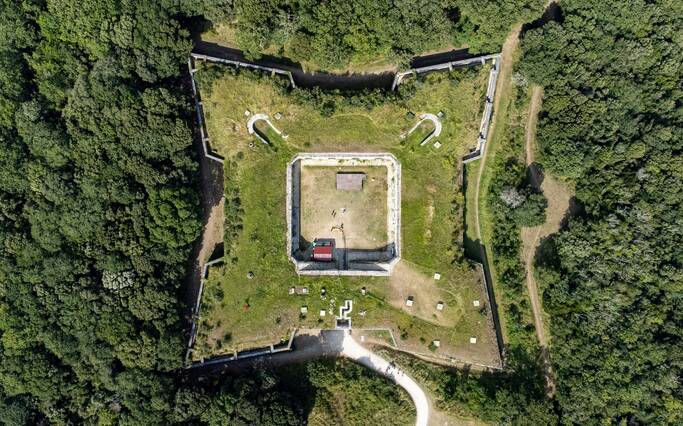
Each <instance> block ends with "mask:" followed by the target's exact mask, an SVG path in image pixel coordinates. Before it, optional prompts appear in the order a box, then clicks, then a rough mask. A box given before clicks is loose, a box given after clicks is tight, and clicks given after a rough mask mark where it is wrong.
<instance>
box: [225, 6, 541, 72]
mask: <svg viewBox="0 0 683 426" xmlns="http://www.w3.org/2000/svg"><path fill="white" fill-rule="evenodd" d="M543 4H544V1H543V0H493V1H486V2H482V1H478V0H438V1H432V0H349V1H325V2H319V1H315V0H240V1H236V2H235V13H234V15H232V16H230V18H231V20H230V22H234V25H235V27H236V30H237V31H236V39H237V42H238V44H239V46H240V48H241V49H243V50H244V51H245V52H246V53H247V55H250V56H252V57H258V56H260V55H261V53H262V52H263V51H264V50H266V49H271V50H275V51H276V52H278V54H280V55H285V56H287V57H289V58H291V59H294V60H296V61H309V62H312V63H313V64H315V65H316V66H318V67H320V68H322V69H330V68H341V67H343V66H345V65H347V64H348V63H349V61H351V60H356V61H372V60H376V59H377V58H388V59H391V60H393V61H394V62H397V63H406V62H408V60H409V59H410V58H411V57H412V56H414V55H415V54H417V53H422V52H426V51H429V50H434V49H444V48H449V47H463V46H467V47H469V48H470V50H471V51H472V52H493V51H498V50H499V49H500V46H501V44H502V41H503V39H504V38H505V35H506V34H507V33H508V32H509V31H510V28H511V27H512V26H513V24H515V23H518V22H526V21H529V20H532V19H534V18H535V17H537V16H539V15H540V14H541V13H542V9H543Z"/></svg>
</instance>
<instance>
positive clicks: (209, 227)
mask: <svg viewBox="0 0 683 426" xmlns="http://www.w3.org/2000/svg"><path fill="white" fill-rule="evenodd" d="M224 222H225V198H221V201H220V202H219V203H218V205H216V206H213V207H212V208H211V211H210V213H209V217H208V219H207V221H206V225H205V226H204V233H203V234H202V245H201V248H200V249H199V267H200V270H201V268H203V267H204V263H206V261H207V260H209V256H211V253H213V250H214V249H215V248H216V246H217V245H218V244H221V243H222V242H223V232H224V231H223V223H224Z"/></svg>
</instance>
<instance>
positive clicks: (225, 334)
mask: <svg viewBox="0 0 683 426" xmlns="http://www.w3.org/2000/svg"><path fill="white" fill-rule="evenodd" d="M487 71H488V70H487V69H485V68H483V69H479V70H477V71H474V72H473V71H470V72H468V73H467V74H462V75H458V76H456V77H457V78H447V76H446V75H445V74H441V75H432V76H428V78H427V79H426V80H424V81H421V82H420V83H419V84H418V89H417V93H416V94H415V95H414V96H413V97H411V98H410V99H408V100H406V101H405V102H402V103H398V102H391V103H385V104H382V105H381V106H379V107H376V108H373V109H370V110H368V109H367V108H366V107H351V106H344V107H342V108H338V109H337V111H336V113H335V114H334V115H333V116H331V117H322V116H321V115H320V114H319V113H318V111H316V110H315V109H313V108H312V107H309V106H304V105H301V104H297V103H295V102H293V100H292V99H290V98H289V97H288V96H287V95H284V94H282V93H280V92H279V91H277V90H276V89H274V88H273V87H272V86H271V84H270V83H269V82H268V81H263V80H256V79H253V78H250V77H248V76H244V75H240V74H238V75H232V74H226V75H224V76H223V77H221V78H219V79H217V80H215V81H214V82H213V86H212V87H211V90H210V91H208V90H204V88H202V90H204V91H203V96H204V108H205V112H206V118H207V125H208V130H209V135H210V136H211V139H212V146H213V148H214V149H215V150H217V151H218V152H219V153H220V154H221V155H223V156H224V157H225V158H226V159H227V160H229V161H226V167H225V175H226V188H225V192H226V194H238V195H237V197H235V198H238V199H239V205H240V208H241V209H242V210H243V213H242V214H241V217H242V229H241V231H240V232H239V236H238V238H237V239H236V240H233V241H226V246H229V250H228V251H229V255H228V256H227V257H228V258H229V259H228V261H227V262H226V264H225V265H224V266H220V267H216V268H214V269H212V270H211V272H210V277H209V281H208V283H207V288H206V291H205V296H204V299H203V301H202V321H201V325H200V332H199V336H198V345H197V350H196V351H195V358H201V357H206V356H211V355H216V354H221V353H230V352H232V351H235V350H244V349H248V348H253V347H259V346H265V345H267V344H270V343H274V342H277V341H279V340H280V339H284V338H286V337H288V335H289V333H290V332H291V331H292V330H293V329H294V328H297V327H298V328H330V327H333V326H334V316H335V315H338V306H339V305H340V304H343V301H344V300H345V299H353V301H354V313H353V314H352V318H353V324H354V328H370V327H372V328H391V329H392V330H393V332H394V335H395V336H396V339H397V341H398V344H399V347H400V348H402V349H406V350H411V351H416V352H423V353H432V352H430V351H429V349H428V346H429V343H430V342H431V341H432V340H434V339H439V340H441V347H440V348H439V349H438V350H436V351H435V352H434V353H433V354H434V355H436V356H444V357H448V356H454V357H457V358H460V359H465V360H470V361H474V362H484V363H486V362H492V360H493V359H494V356H495V347H494V346H493V342H494V340H495V338H494V336H493V333H492V331H491V330H490V328H489V323H488V320H487V317H486V314H485V313H484V312H480V310H479V309H476V308H473V307H472V300H475V299H479V300H485V299H484V293H483V288H482V286H481V283H480V282H479V281H478V276H477V275H476V274H475V273H474V272H473V271H471V270H470V267H469V266H468V265H467V264H465V263H463V262H461V261H458V260H456V259H458V258H459V257H460V255H461V254H462V248H461V247H460V246H459V244H457V243H456V242H455V240H457V238H456V236H457V234H458V233H459V232H461V231H462V226H463V225H462V219H460V213H461V209H462V207H463V203H464V201H463V198H462V195H461V192H460V191H461V189H460V188H459V187H458V185H457V182H458V175H459V173H460V171H459V170H458V164H459V158H460V157H461V155H462V153H463V152H465V150H466V146H467V145H468V144H471V143H472V142H473V141H474V140H475V138H476V132H477V126H478V122H479V119H480V114H481V112H480V111H481V105H482V97H483V94H484V87H485V85H486V79H487ZM199 72H200V73H201V70H200V71H199ZM245 111H250V112H251V113H266V114H268V115H270V116H271V117H274V115H275V114H276V113H280V114H282V118H281V119H280V120H273V123H274V125H275V126H276V127H278V128H279V129H280V130H282V131H283V132H284V133H285V134H287V135H288V137H287V138H286V139H283V138H281V137H278V136H277V135H276V134H275V133H274V132H269V131H268V130H267V129H266V130H265V132H266V134H267V136H268V137H269V139H270V140H271V145H269V146H268V145H264V144H262V143H260V142H258V141H256V142H255V143H253V147H251V148H250V147H249V145H250V143H252V142H254V139H253V137H252V136H250V135H248V133H247V129H246V121H247V117H246V116H245ZM409 111H410V112H414V113H415V114H416V115H418V114H420V113H422V112H432V113H437V112H439V111H442V112H444V114H445V116H444V119H443V130H442V133H441V136H440V137H439V138H438V139H439V140H440V141H441V142H442V144H443V145H442V146H441V148H439V149H436V148H434V146H433V145H432V144H429V145H427V146H424V147H420V146H419V142H418V143H413V142H409V141H410V139H407V140H401V138H400V137H399V135H400V134H401V133H405V132H406V131H407V130H408V129H410V127H412V126H413V125H414V123H415V122H416V120H417V118H413V119H408V118H407V113H408V112H409ZM304 151H305V152H321V151H366V152H391V153H392V154H394V155H395V156H396V157H397V158H398V160H399V162H400V163H401V167H402V174H403V177H402V188H401V200H402V218H401V221H402V230H401V233H402V250H403V252H402V259H403V260H402V261H401V264H400V265H401V267H402V268H403V270H405V271H406V273H405V274H395V275H398V276H392V277H390V278H361V277H344V278H340V277H303V276H302V277H300V276H298V275H297V274H296V273H295V270H294V265H293V264H291V263H290V262H289V261H288V259H287V256H286V249H285V246H286V243H285V241H286V219H285V168H286V164H287V162H288V161H289V160H291V158H292V157H293V156H294V155H295V154H296V153H298V152H304ZM231 204H234V202H232V201H231V200H226V205H228V206H229V205H231ZM249 272H253V274H254V277H253V279H247V274H248V273H249ZM434 272H439V273H441V275H442V278H441V279H440V280H439V281H436V280H434V279H433V278H432V275H433V274H434ZM415 283H420V285H419V286H415V285H414V284H415ZM411 285H412V287H411ZM291 287H295V288H296V289H297V290H298V289H301V288H304V287H306V288H308V294H307V295H303V294H295V295H289V294H288V290H289V289H290V288H291ZM361 287H366V288H367V290H368V291H367V294H366V295H365V296H362V295H361V291H360V289H361ZM323 288H324V289H325V290H326V297H325V298H323V297H321V291H322V289H323ZM406 289H410V290H406ZM405 291H411V292H412V293H410V295H413V296H414V298H415V301H416V303H415V305H416V306H415V308H414V309H412V310H411V309H406V308H405V306H403V300H404V299H403V297H404V296H405V294H406V293H405ZM437 300H442V301H444V302H445V304H446V309H444V311H441V312H438V311H436V309H435V308H434V305H435V301H437ZM304 306H305V307H306V308H307V311H308V312H307V313H306V315H302V314H301V313H300V312H301V311H300V310H301V308H302V307H304ZM321 311H325V316H321V315H320V312H321ZM361 313H363V315H361ZM470 336H476V337H477V338H478V343H477V345H470V344H469V343H468V342H469V337H470Z"/></svg>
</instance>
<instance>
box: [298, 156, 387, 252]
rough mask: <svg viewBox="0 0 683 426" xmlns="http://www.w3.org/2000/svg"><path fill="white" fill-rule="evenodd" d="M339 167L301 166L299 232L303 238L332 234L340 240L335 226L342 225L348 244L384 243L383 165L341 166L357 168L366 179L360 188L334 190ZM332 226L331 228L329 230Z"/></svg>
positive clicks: (358, 246) (366, 246) (363, 246)
mask: <svg viewBox="0 0 683 426" xmlns="http://www.w3.org/2000/svg"><path fill="white" fill-rule="evenodd" d="M339 170H342V168H339V167H303V168H302V169H301V234H302V236H303V237H304V239H306V240H308V241H314V240H315V239H316V238H334V239H337V241H338V242H339V243H341V242H342V234H341V233H340V231H337V230H336V229H337V227H340V226H341V225H342V224H343V226H344V237H345V240H346V244H347V245H348V248H354V249H377V248H381V247H383V246H385V245H386V244H387V188H388V187H387V185H388V184H387V169H386V167H344V168H343V171H361V172H364V173H366V175H367V179H366V181H365V182H364V184H363V190H362V191H338V190H337V189H336V173H337V171H339ZM333 229H334V230H333Z"/></svg>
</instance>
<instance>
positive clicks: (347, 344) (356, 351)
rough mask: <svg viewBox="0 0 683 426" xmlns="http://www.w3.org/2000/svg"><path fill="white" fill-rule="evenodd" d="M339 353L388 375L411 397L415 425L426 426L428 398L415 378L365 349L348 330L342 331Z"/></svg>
mask: <svg viewBox="0 0 683 426" xmlns="http://www.w3.org/2000/svg"><path fill="white" fill-rule="evenodd" d="M341 354H342V355H343V356H345V357H347V358H349V359H352V360H354V361H356V362H357V363H359V364H361V365H363V366H365V367H367V368H370V369H372V370H375V371H376V372H378V373H379V374H382V375H384V376H386V377H388V378H389V379H391V380H392V381H393V382H395V383H396V384H397V385H399V386H401V387H402V388H403V389H405V390H406V392H408V394H409V395H410V397H411V398H412V399H413V403H414V404H415V410H416V411H417V419H416V421H415V425H416V426H427V423H428V421H429V400H428V399H427V395H426V394H425V392H424V391H423V390H422V388H421V387H420V385H418V384H417V383H416V382H415V380H413V379H412V378H410V376H408V375H406V374H405V373H404V372H403V371H402V370H401V369H399V368H398V367H396V365H395V364H393V363H390V362H389V361H387V360H386V359H384V358H382V357H381V356H379V355H377V354H375V353H373V352H371V351H369V350H368V349H365V348H364V347H363V346H361V345H360V344H359V343H358V342H356V341H355V340H354V339H353V337H352V336H351V332H349V331H347V332H345V333H344V340H343V341H342V351H341Z"/></svg>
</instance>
